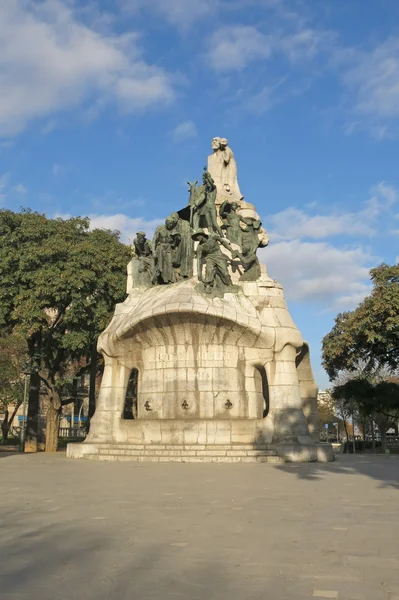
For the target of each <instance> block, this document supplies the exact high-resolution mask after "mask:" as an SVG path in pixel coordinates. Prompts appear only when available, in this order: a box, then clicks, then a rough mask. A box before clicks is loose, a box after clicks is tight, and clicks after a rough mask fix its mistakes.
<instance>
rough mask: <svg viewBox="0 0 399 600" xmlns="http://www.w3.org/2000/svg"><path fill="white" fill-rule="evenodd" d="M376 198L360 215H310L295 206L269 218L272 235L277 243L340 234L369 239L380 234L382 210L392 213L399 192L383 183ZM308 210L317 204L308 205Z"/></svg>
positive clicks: (375, 190) (376, 190) (374, 190)
mask: <svg viewBox="0 0 399 600" xmlns="http://www.w3.org/2000/svg"><path fill="white" fill-rule="evenodd" d="M370 194H372V196H371V197H370V198H369V199H368V200H366V201H365V202H364V203H363V205H364V208H363V209H361V210H360V211H358V212H345V213H337V214H332V215H310V214H308V213H306V212H305V211H304V210H302V209H299V208H294V207H289V208H286V209H285V210H283V211H281V212H279V213H276V214H274V215H271V216H269V217H267V218H266V220H265V222H266V223H267V226H268V229H270V236H271V238H272V239H274V240H276V241H280V240H293V239H303V238H310V239H323V238H327V237H331V236H336V235H350V236H367V237H371V236H373V235H375V233H376V229H375V226H376V220H377V219H378V217H379V216H380V214H381V212H382V211H385V210H389V209H390V208H391V207H392V205H393V204H394V203H395V202H396V201H397V199H398V197H399V192H398V190H397V189H396V188H395V187H394V186H392V185H389V184H388V183H386V182H385V181H381V182H380V183H378V184H377V185H375V186H373V187H372V188H371V190H370ZM306 206H307V207H308V208H312V207H314V206H316V203H315V202H313V203H310V204H307V205H306Z"/></svg>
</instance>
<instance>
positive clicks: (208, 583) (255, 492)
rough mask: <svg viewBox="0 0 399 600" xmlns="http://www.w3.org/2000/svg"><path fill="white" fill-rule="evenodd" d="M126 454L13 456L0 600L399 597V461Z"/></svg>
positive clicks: (3, 517) (0, 465)
mask: <svg viewBox="0 0 399 600" xmlns="http://www.w3.org/2000/svg"><path fill="white" fill-rule="evenodd" d="M158 449H159V447H158ZM137 450H139V451H140V447H139V448H137ZM178 450H179V448H176V449H175V451H178ZM193 451H195V450H193ZM121 458H123V457H120V456H108V457H107V459H109V462H100V461H98V460H93V461H71V460H67V459H66V458H65V456H64V455H63V454H62V453H58V454H57V455H51V456H50V455H46V454H37V455H18V454H14V455H7V454H5V456H2V455H1V453H0V472H1V481H2V490H4V491H6V493H3V494H1V495H0V526H1V529H2V535H1V536H0V572H1V582H0V586H1V587H0V589H1V600H3V599H5V600H28V599H29V600H115V599H117V600H132V599H135V598H140V599H141V598H145V600H161V599H162V600H165V599H169V598H170V599H172V598H173V600H176V599H177V600H179V599H185V600H187V598H189V599H190V600H209V599H213V598H215V599H216V598H217V600H271V599H273V600H274V599H276V600H305V598H307V599H308V600H309V599H310V598H317V597H319V598H338V600H398V599H399V580H398V571H399V568H398V564H399V563H398V556H397V554H398V545H399V544H398V540H399V519H398V518H397V517H398V496H397V494H398V483H399V460H398V458H399V457H392V456H391V457H375V458H374V457H371V458H370V459H368V461H367V462H362V461H361V460H359V459H356V460H353V458H351V457H350V456H349V457H344V456H340V457H338V460H337V462H336V463H333V464H332V463H329V464H321V463H318V464H307V465H290V464H277V465H269V464H257V463H256V462H253V463H252V464H251V463H250V464H240V463H230V464H223V462H219V461H224V460H226V459H227V458H228V457H226V456H217V457H212V456H210V457H208V458H209V459H210V460H212V458H214V459H217V460H218V462H217V463H212V462H209V463H207V464H204V463H190V464H183V463H170V462H161V461H162V460H163V459H164V458H165V457H163V456H159V457H157V461H156V462H153V463H152V462H144V461H140V462H130V461H129V460H128V461H124V460H119V459H121ZM125 458H129V457H125ZM139 458H143V457H139ZM190 458H192V459H194V460H195V459H198V458H199V457H196V456H191V457H190ZM245 458H253V459H255V460H256V457H245ZM116 459H118V460H116ZM176 459H180V460H184V458H183V457H180V456H177V457H176ZM376 467H378V468H376ZM346 483H350V484H352V485H349V486H346V485H345V484H346ZM342 498H345V499H348V500H349V502H347V503H342V502H340V500H341V499H342ZM365 504H367V505H368V506H363V505H365ZM377 504H378V505H379V506H370V505H377ZM371 510H373V511H376V512H375V513H374V514H375V516H377V517H378V516H379V515H380V514H383V515H388V516H390V517H392V518H391V519H390V520H381V521H379V522H376V521H374V522H372V521H370V520H369V518H368V517H369V514H370V511H371ZM395 552H396V555H395ZM315 592H317V593H318V594H320V593H324V594H338V596H337V595H334V596H331V595H327V596H326V595H324V596H320V595H319V596H316V595H314V594H315Z"/></svg>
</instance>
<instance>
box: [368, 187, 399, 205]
mask: <svg viewBox="0 0 399 600" xmlns="http://www.w3.org/2000/svg"><path fill="white" fill-rule="evenodd" d="M370 192H371V193H372V194H375V195H376V196H377V198H380V200H382V201H385V206H386V207H387V208H389V207H390V206H392V204H394V203H395V202H396V201H397V199H398V197H399V191H398V190H397V189H396V188H395V187H394V186H393V185H389V184H388V183H386V182H385V181H381V182H380V183H379V184H378V185H375V186H374V187H372V188H371V190H370Z"/></svg>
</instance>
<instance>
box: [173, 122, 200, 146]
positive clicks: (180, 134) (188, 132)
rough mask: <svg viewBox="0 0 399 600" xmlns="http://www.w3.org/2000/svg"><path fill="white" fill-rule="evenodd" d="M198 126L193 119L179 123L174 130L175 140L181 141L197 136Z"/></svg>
mask: <svg viewBox="0 0 399 600" xmlns="http://www.w3.org/2000/svg"><path fill="white" fill-rule="evenodd" d="M196 135H197V127H196V125H195V123H194V122H193V121H183V122H182V123H179V125H177V126H176V127H175V128H174V130H173V131H172V136H173V139H174V140H175V142H181V141H183V140H187V139H189V138H193V137H196Z"/></svg>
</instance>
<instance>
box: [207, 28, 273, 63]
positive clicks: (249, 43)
mask: <svg viewBox="0 0 399 600" xmlns="http://www.w3.org/2000/svg"><path fill="white" fill-rule="evenodd" d="M272 48H273V39H272V37H271V36H267V35H264V34H263V33H261V32H260V31H259V30H258V29H257V28H256V27H252V26H249V25H235V26H225V27H222V28H220V29H218V30H217V31H215V32H214V33H213V34H212V36H211V38H210V40H209V51H208V55H207V56H208V58H209V60H210V63H211V66H212V67H213V68H214V69H216V70H230V69H231V70H240V69H244V68H245V67H246V66H247V64H248V63H249V62H252V61H253V60H256V59H267V58H269V57H270V55H271V53H272Z"/></svg>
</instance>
